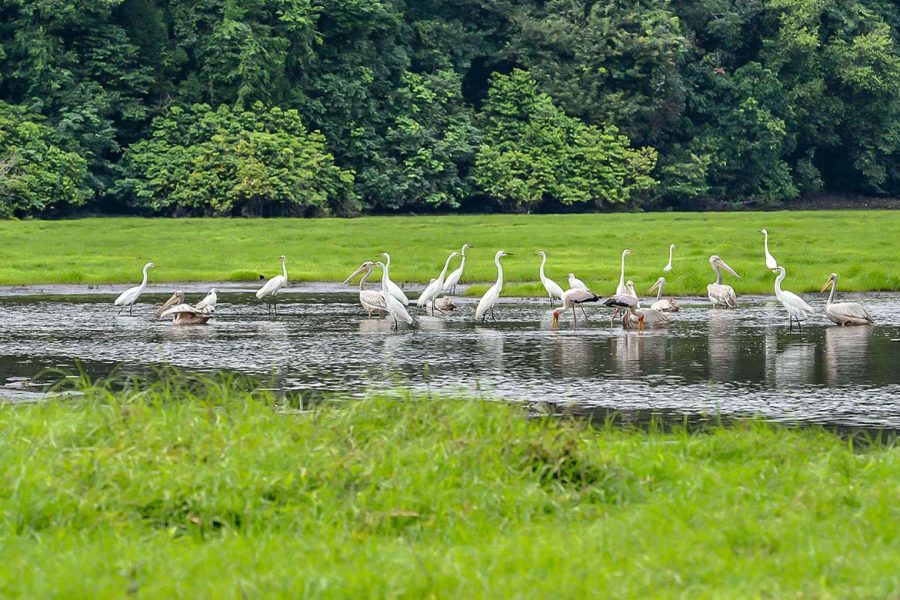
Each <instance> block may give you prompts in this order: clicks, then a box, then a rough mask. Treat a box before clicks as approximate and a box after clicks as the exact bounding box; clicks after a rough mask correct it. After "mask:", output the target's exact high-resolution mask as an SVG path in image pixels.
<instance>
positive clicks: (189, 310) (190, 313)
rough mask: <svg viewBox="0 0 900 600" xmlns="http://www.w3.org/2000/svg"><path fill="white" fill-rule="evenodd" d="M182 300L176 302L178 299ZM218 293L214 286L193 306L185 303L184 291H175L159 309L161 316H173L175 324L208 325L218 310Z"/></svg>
mask: <svg viewBox="0 0 900 600" xmlns="http://www.w3.org/2000/svg"><path fill="white" fill-rule="evenodd" d="M178 300H181V302H178V303H177V304H175V302H176V301H178ZM217 302H218V295H217V294H216V288H212V289H211V290H209V292H208V293H207V294H206V297H204V298H203V300H201V301H200V302H198V303H197V304H194V305H193V306H191V305H190V304H185V303H184V292H181V291H178V292H175V293H174V294H173V295H172V297H171V298H169V300H168V301H167V302H166V303H165V304H164V305H163V306H162V308H160V310H159V311H158V316H159V318H164V317H173V319H172V324H173V325H206V323H207V322H208V321H209V320H210V319H211V318H212V316H213V314H214V313H215V312H216V303H217Z"/></svg>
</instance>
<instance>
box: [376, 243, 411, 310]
mask: <svg viewBox="0 0 900 600" xmlns="http://www.w3.org/2000/svg"><path fill="white" fill-rule="evenodd" d="M381 256H383V257H384V270H385V271H389V270H390V268H391V255H390V254H388V253H387V252H382V253H381ZM382 279H384V277H382ZM387 289H388V291H389V292H390V294H391V296H393V297H394V298H396V299H397V301H398V302H400V304H402V305H403V306H409V298H407V297H406V294H404V293H403V290H401V289H400V286H398V285H397V284H396V283H394V282H393V281H391V276H390V274H388V279H387Z"/></svg>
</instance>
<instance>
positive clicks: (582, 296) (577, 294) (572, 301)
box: [551, 288, 600, 327]
mask: <svg viewBox="0 0 900 600" xmlns="http://www.w3.org/2000/svg"><path fill="white" fill-rule="evenodd" d="M599 300H600V296H598V295H597V294H595V293H594V292H592V291H591V290H589V289H585V288H572V289H571V290H566V291H565V292H563V295H562V303H563V305H562V307H560V308H557V309H556V310H554V311H553V319H552V321H551V324H552V326H553V327H559V315H560V314H562V313H564V312H565V311H567V310H569V309H570V308H571V309H572V326H573V327H574V326H575V325H576V324H577V323H578V315H576V313H575V307H576V306H578V307H579V308H581V314H583V315H584V318H585V320H587V313H586V312H584V307H583V306H582V304H586V303H588V302H599Z"/></svg>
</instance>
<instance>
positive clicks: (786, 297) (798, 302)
mask: <svg viewBox="0 0 900 600" xmlns="http://www.w3.org/2000/svg"><path fill="white" fill-rule="evenodd" d="M777 270H778V277H776V278H775V297H776V298H778V301H779V302H781V305H782V306H784V308H785V309H787V311H788V318H789V319H790V322H791V328H790V330H789V331H793V330H794V321H795V320H796V321H797V327H799V328H800V331H803V328H802V327H800V320H801V319H805V318H806V317H808V316H809V315H811V314H813V313H814V312H816V310H815V309H814V308H813V307H812V306H810V305H809V304H807V303H806V300H804V299H803V298H801V297H800V296H798V295H797V294H795V293H793V292H788V291H787V290H782V289H781V282H782V281H784V277H785V275H787V271H785V270H784V267H778V269H777Z"/></svg>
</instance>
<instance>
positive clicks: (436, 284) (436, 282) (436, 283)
mask: <svg viewBox="0 0 900 600" xmlns="http://www.w3.org/2000/svg"><path fill="white" fill-rule="evenodd" d="M457 256H459V252H451V253H450V256H448V257H447V260H446V261H444V268H443V269H442V270H441V274H440V275H438V277H437V279H433V280H432V281H431V283H429V284H428V285H427V286H426V287H425V289H424V290H423V291H422V293H421V294H419V298H418V299H417V300H416V306H418V307H419V308H425V307H427V306H428V303H429V302H431V301H432V300H434V299H435V298H437V297H438V295H439V294H440V293H441V292H442V291H443V288H444V278H445V277H446V276H447V269H449V268H450V261H451V260H453V259H454V258H456V257H457ZM431 314H434V305H432V307H431Z"/></svg>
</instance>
